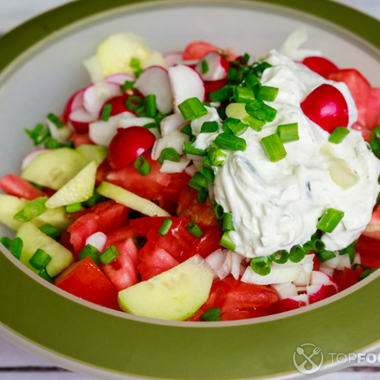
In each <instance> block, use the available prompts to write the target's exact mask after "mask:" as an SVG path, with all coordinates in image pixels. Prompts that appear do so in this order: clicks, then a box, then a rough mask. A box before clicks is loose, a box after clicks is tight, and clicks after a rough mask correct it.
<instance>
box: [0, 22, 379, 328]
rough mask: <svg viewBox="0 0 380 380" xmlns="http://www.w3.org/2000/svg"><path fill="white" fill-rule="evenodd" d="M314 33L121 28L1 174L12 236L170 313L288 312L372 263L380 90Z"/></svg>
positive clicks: (148, 312)
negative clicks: (316, 42) (168, 32)
mask: <svg viewBox="0 0 380 380" xmlns="http://www.w3.org/2000/svg"><path fill="white" fill-rule="evenodd" d="M305 40H306V34H305V31H304V30H302V29H301V30H297V31H295V32H294V33H293V34H292V35H291V36H290V37H289V38H288V39H287V40H286V41H285V43H284V45H283V46H282V47H281V48H280V49H278V51H277V50H271V51H270V52H269V53H268V54H267V56H266V57H265V58H260V59H258V60H255V59H253V57H251V56H250V55H249V54H247V53H245V54H244V55H238V56H237V55H235V54H234V52H233V51H231V50H226V49H223V48H222V47H217V46H214V45H213V44H210V43H207V42H204V41H197V42H192V43H190V44H188V45H187V46H186V47H185V48H184V50H183V51H179V52H170V53H167V54H165V55H162V54H161V53H160V52H156V51H152V50H151V49H150V48H149V46H148V45H147V44H146V42H145V41H144V39H142V38H141V37H139V36H137V35H135V34H133V33H120V34H115V35H112V36H110V37H109V38H107V39H106V40H105V41H103V42H102V43H101V44H100V45H99V46H98V49H97V51H96V54H95V55H94V56H93V57H91V58H89V59H87V60H86V61H84V65H85V67H86V69H87V70H88V73H89V75H90V78H91V82H92V83H91V84H90V85H89V86H88V87H86V88H84V89H79V90H77V91H76V92H75V93H74V94H73V95H72V97H71V98H70V99H69V100H68V102H67V105H66V107H65V109H64V110H63V111H62V114H61V115H54V114H49V115H48V116H47V118H46V120H45V122H44V123H41V124H38V125H37V126H36V127H35V128H34V129H30V130H29V129H27V130H26V133H27V134H28V135H29V136H30V138H31V140H32V142H33V144H34V146H35V149H34V150H33V151H32V152H31V153H29V154H28V155H27V156H26V157H25V158H24V160H23V162H22V166H21V173H20V174H16V173H10V174H7V175H5V176H4V177H3V178H1V179H0V187H1V189H2V190H3V192H4V194H0V222H2V223H3V224H5V225H6V226H8V227H9V228H10V229H12V230H14V231H16V236H15V237H14V238H13V239H11V238H9V237H3V238H1V243H2V244H3V245H4V246H5V247H6V248H7V249H8V250H9V251H10V252H11V253H12V254H13V255H14V256H15V257H16V258H17V259H19V260H20V261H21V262H22V263H23V264H25V265H26V266H27V267H28V268H30V269H31V270H32V271H33V272H35V273H36V274H38V275H40V276H41V277H42V278H43V279H45V280H46V281H49V282H51V283H53V284H54V285H55V286H57V287H58V288H60V289H62V290H65V291H66V292H69V293H71V294H73V295H75V296H77V297H80V298H82V299H84V300H87V301H90V302H93V303H95V304H98V305H101V306H105V307H108V308H112V309H115V310H122V311H125V312H127V313H131V314H135V315H139V316H146V317H151V318H158V319H167V320H189V321H219V320H223V321H227V320H238V319H248V318H255V317H259V316H266V315H271V314H277V313H281V312H284V311H289V310H293V309H297V308H301V307H305V306H307V305H309V304H312V303H315V302H317V301H320V300H323V299H325V298H327V297H330V296H332V295H334V294H336V293H338V292H340V291H343V290H345V289H347V288H349V287H350V286H352V285H354V284H356V283H358V282H359V281H361V280H362V279H364V278H365V277H367V276H368V275H370V274H371V273H372V272H373V271H375V270H376V269H377V268H378V267H380V256H378V255H377V252H378V248H379V247H380V232H379V231H380V221H379V218H380V216H379V215H380V208H377V204H378V202H379V200H378V194H379V192H380V185H379V182H378V179H379V174H380V161H379V158H380V126H379V125H378V124H379V123H380V88H375V87H372V86H371V84H370V83H369V82H368V80H367V79H366V78H364V76H363V75H362V74H361V73H360V72H359V71H357V70H356V69H351V68H349V69H341V68H338V67H337V66H336V65H335V64H334V63H333V62H331V61H330V60H328V59H326V58H323V57H322V56H321V55H319V54H318V52H310V51H306V50H301V49H300V45H301V43H302V42H304V41H305Z"/></svg>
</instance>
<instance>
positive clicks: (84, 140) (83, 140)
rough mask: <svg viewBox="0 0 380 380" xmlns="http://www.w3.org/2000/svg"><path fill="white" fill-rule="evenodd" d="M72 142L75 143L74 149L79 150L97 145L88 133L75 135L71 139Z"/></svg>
mask: <svg viewBox="0 0 380 380" xmlns="http://www.w3.org/2000/svg"><path fill="white" fill-rule="evenodd" d="M70 141H72V142H73V143H74V147H75V148H78V146H81V145H84V144H86V145H95V143H94V142H93V141H92V140H91V139H90V136H89V135H88V133H74V134H73V135H72V136H71V137H70Z"/></svg>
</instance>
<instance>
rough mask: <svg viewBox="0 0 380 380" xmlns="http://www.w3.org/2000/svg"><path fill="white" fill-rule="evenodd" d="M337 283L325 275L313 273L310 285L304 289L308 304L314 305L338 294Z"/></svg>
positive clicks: (319, 272)
mask: <svg viewBox="0 0 380 380" xmlns="http://www.w3.org/2000/svg"><path fill="white" fill-rule="evenodd" d="M338 290H339V289H338V285H337V283H336V282H335V281H334V280H333V279H332V278H331V277H330V276H329V275H327V274H326V273H323V272H321V271H313V272H311V276H310V285H309V286H307V287H306V292H307V295H308V297H309V303H310V304H312V303H315V302H318V301H321V300H323V299H325V298H328V297H331V296H333V295H334V294H336V293H338Z"/></svg>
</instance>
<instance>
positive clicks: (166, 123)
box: [160, 113, 189, 136]
mask: <svg viewBox="0 0 380 380" xmlns="http://www.w3.org/2000/svg"><path fill="white" fill-rule="evenodd" d="M188 123H189V122H188V121H187V120H185V119H184V117H183V116H182V114H181V113H175V114H173V115H170V116H167V117H165V119H162V121H161V124H160V126H161V134H162V136H166V135H168V134H169V133H171V132H174V131H180V130H181V129H182V128H183V127H184V126H185V125H186V124H188Z"/></svg>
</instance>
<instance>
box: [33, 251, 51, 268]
mask: <svg viewBox="0 0 380 380" xmlns="http://www.w3.org/2000/svg"><path fill="white" fill-rule="evenodd" d="M51 259H52V257H51V256H50V255H49V254H48V253H46V252H45V251H44V250H43V249H37V251H36V252H35V254H34V255H33V256H32V257H31V258H30V260H29V264H30V265H31V266H32V267H33V268H35V269H37V270H41V269H45V268H46V266H47V265H48V264H49V263H50V261H51Z"/></svg>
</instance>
